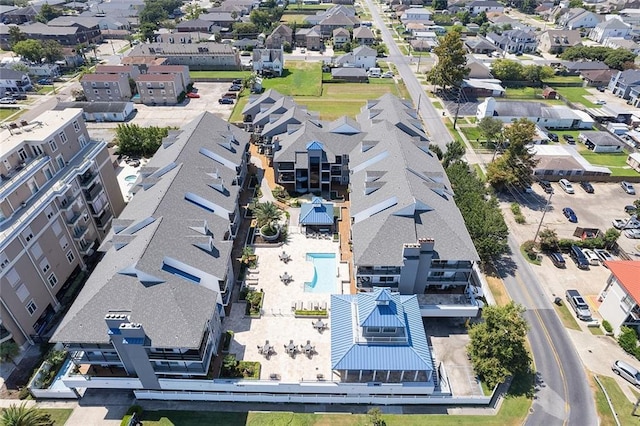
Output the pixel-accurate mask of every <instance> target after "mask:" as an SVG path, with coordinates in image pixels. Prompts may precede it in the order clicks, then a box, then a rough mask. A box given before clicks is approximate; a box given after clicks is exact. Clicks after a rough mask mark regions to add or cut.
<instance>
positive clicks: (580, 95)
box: [555, 87, 601, 108]
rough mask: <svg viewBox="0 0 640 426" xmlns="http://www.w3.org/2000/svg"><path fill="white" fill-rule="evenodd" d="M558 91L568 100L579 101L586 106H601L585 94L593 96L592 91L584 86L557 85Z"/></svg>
mask: <svg viewBox="0 0 640 426" xmlns="http://www.w3.org/2000/svg"><path fill="white" fill-rule="evenodd" d="M555 89H556V91H557V92H558V93H559V94H560V95H562V96H564V97H565V98H566V99H567V100H568V101H570V102H573V103H578V104H582V105H584V106H586V107H587V108H600V107H601V105H596V104H594V103H593V102H591V101H590V100H588V99H586V98H585V96H591V93H589V92H588V91H587V89H585V88H584V87H555Z"/></svg>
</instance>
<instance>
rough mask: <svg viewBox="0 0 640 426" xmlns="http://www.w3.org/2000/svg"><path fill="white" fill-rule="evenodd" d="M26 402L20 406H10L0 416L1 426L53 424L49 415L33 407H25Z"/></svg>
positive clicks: (48, 425)
mask: <svg viewBox="0 0 640 426" xmlns="http://www.w3.org/2000/svg"><path fill="white" fill-rule="evenodd" d="M26 404H27V403H26V402H23V403H22V404H20V405H10V406H9V408H5V409H4V410H3V411H2V413H1V414H0V424H1V425H2V426H51V425H53V422H52V421H51V418H49V415H48V414H46V413H44V412H42V411H40V410H38V409H37V408H35V407H27V405H26Z"/></svg>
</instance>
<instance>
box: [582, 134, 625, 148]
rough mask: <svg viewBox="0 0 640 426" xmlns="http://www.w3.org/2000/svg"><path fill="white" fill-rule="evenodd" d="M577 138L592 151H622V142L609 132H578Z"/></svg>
mask: <svg viewBox="0 0 640 426" xmlns="http://www.w3.org/2000/svg"><path fill="white" fill-rule="evenodd" d="M578 138H579V139H580V140H581V141H582V142H583V143H584V144H585V146H586V147H587V148H589V149H590V150H591V151H593V152H623V151H624V146H625V144H624V142H622V140H621V139H619V138H617V137H616V136H614V135H612V134H611V133H609V132H598V131H586V132H580V134H579V135H578Z"/></svg>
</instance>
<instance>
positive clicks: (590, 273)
mask: <svg viewBox="0 0 640 426" xmlns="http://www.w3.org/2000/svg"><path fill="white" fill-rule="evenodd" d="M551 185H552V186H553V189H554V194H553V195H552V196H551V200H550V203H549V209H548V211H547V213H546V215H545V216H544V220H543V224H542V227H541V230H543V229H545V228H548V229H553V230H555V231H556V233H557V235H558V238H560V239H563V238H568V239H575V238H577V237H574V235H573V234H574V232H575V231H576V228H577V227H584V228H598V229H600V230H601V231H602V232H605V231H606V230H607V229H609V228H612V227H613V225H612V223H611V222H612V220H613V219H617V218H628V217H629V215H628V214H627V213H625V211H624V206H625V205H628V204H633V201H634V200H635V199H636V198H637V196H632V195H627V194H626V193H625V192H624V191H623V190H622V188H621V187H620V185H619V184H617V183H594V184H593V186H594V189H595V192H594V193H593V194H588V193H586V192H585V191H584V190H583V189H582V188H580V186H579V185H578V184H574V185H573V186H574V189H575V194H567V193H565V192H564V191H563V190H562V189H561V188H560V186H559V184H558V183H556V182H553V183H552V184H551ZM533 189H534V192H533V193H532V194H522V195H521V196H519V202H520V204H521V209H522V213H523V215H524V216H525V218H526V223H525V224H522V225H519V224H516V223H515V222H514V221H513V213H511V211H510V209H509V205H508V203H503V209H504V214H505V218H506V219H507V223H508V224H509V228H510V230H511V232H512V233H513V235H514V236H515V237H516V239H517V240H518V242H519V244H522V243H523V242H524V241H527V240H532V239H533V238H534V235H535V233H536V229H537V228H538V225H539V224H540V220H541V219H542V214H543V211H544V205H545V203H546V202H547V200H548V199H549V196H548V194H545V193H544V192H543V191H542V188H541V187H540V186H538V185H537V184H536V185H534V187H533ZM564 207H571V208H572V209H573V210H574V211H575V213H576V216H577V217H578V222H577V223H571V222H569V221H568V220H567V218H566V217H565V216H564V215H563V214H562V209H563V208H564ZM618 243H619V244H620V246H621V247H622V248H623V249H624V250H625V251H626V252H627V253H629V254H636V253H639V252H640V250H638V248H637V246H638V244H639V243H640V240H631V239H629V238H627V237H625V236H624V235H621V236H620V238H619V239H618ZM565 260H566V263H567V267H566V269H558V268H556V267H555V266H553V264H552V263H551V260H550V259H549V258H548V257H547V256H543V258H542V265H540V266H533V268H534V271H535V272H536V274H537V275H538V277H539V278H540V281H541V282H542V284H543V285H544V286H545V287H546V290H547V293H548V294H549V296H550V297H551V296H552V295H554V294H555V295H560V296H563V295H564V292H565V290H566V289H568V288H576V289H578V290H579V291H580V292H581V293H582V295H583V296H585V297H586V298H587V300H588V302H589V303H590V304H591V307H592V311H594V312H597V309H595V308H597V296H598V294H599V293H600V291H601V290H602V289H603V288H604V285H605V283H606V280H607V278H608V277H609V271H608V269H607V268H605V267H604V266H602V265H598V266H594V265H592V266H590V268H589V269H588V270H581V269H578V268H577V267H576V265H575V263H574V262H573V261H572V260H571V258H570V257H569V256H568V255H565ZM596 317H597V315H596Z"/></svg>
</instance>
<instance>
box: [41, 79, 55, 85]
mask: <svg viewBox="0 0 640 426" xmlns="http://www.w3.org/2000/svg"><path fill="white" fill-rule="evenodd" d="M38 84H42V85H47V84H53V80H52V79H50V78H41V79H40V80H38Z"/></svg>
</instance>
